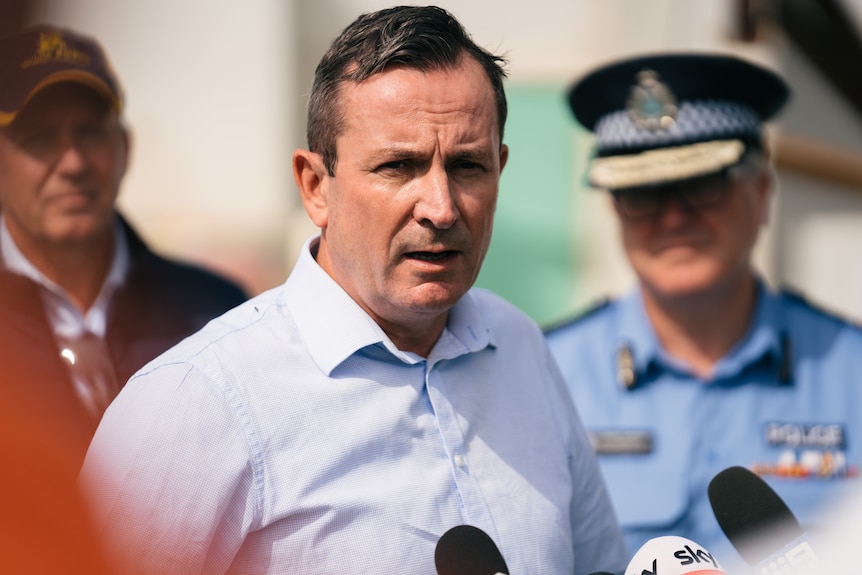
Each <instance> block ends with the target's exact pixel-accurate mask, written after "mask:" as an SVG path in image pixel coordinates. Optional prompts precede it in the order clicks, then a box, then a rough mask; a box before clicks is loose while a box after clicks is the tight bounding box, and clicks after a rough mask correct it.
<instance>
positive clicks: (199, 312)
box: [0, 26, 245, 469]
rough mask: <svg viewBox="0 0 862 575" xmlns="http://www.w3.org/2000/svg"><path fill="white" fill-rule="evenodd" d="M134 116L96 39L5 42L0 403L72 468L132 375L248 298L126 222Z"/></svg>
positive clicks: (0, 105)
mask: <svg viewBox="0 0 862 575" xmlns="http://www.w3.org/2000/svg"><path fill="white" fill-rule="evenodd" d="M122 108H123V98H122V92H121V89H120V85H119V82H118V80H117V78H116V76H115V75H114V72H113V70H112V69H111V66H110V65H109V63H108V60H107V58H106V56H105V54H104V52H103V51H102V49H101V47H100V46H99V45H98V43H97V42H95V41H94V40H93V39H91V38H89V37H86V36H82V35H80V34H77V33H75V32H72V31H70V30H63V29H58V28H54V27H49V26H37V27H33V28H29V29H26V30H23V31H19V32H17V33H15V34H13V35H10V36H7V37H5V38H2V39H0V366H2V368H0V401H1V402H2V404H3V406H4V407H6V408H9V409H15V410H25V411H27V412H28V413H30V414H31V415H32V417H33V418H34V419H37V420H38V421H42V420H44V421H47V422H50V425H51V426H52V428H56V430H57V433H56V437H57V438H60V439H61V440H63V441H65V442H67V443H68V449H67V451H68V453H69V456H70V459H71V462H72V465H71V468H72V469H77V466H79V465H80V462H81V461H82V460H83V456H84V452H85V450H86V447H87V445H88V443H89V440H90V438H91V437H92V434H93V432H94V431H95V429H96V425H97V423H98V421H99V419H100V417H101V415H102V412H103V411H104V409H105V408H106V407H107V405H108V403H109V402H110V401H111V400H112V399H113V397H114V396H115V395H116V394H117V392H118V391H119V389H120V387H121V386H122V385H123V384H124V383H125V381H126V380H127V379H128V378H129V377H130V376H131V374H132V373H133V372H135V371H136V370H137V369H138V368H140V367H141V366H143V365H144V364H145V363H146V362H148V361H149V360H151V359H152V358H154V357H155V356H156V355H158V354H159V353H161V352H163V351H165V350H166V349H167V348H168V347H170V346H172V345H173V344H175V343H177V342H178V341H180V340H181V339H182V338H184V337H185V336H187V335H190V334H191V333H193V332H194V331H197V330H198V329H199V328H201V327H203V325H204V324H205V323H206V322H207V321H208V320H210V319H212V318H213V317H215V316H217V315H219V314H221V313H223V312H225V311H227V310H228V309H230V308H231V307H234V306H235V305H237V304H239V303H241V302H242V301H243V300H244V299H245V295H244V294H243V292H242V290H241V289H240V288H239V287H238V286H236V285H234V284H233V283H231V282H229V281H227V280H225V279H223V278H221V277H217V276H216V275H213V274H212V273H210V272H207V271H204V270H202V269H199V268H196V267H192V266H188V265H185V264H179V263H177V262H172V261H168V260H165V259H164V258H161V257H159V256H157V255H156V254H154V253H153V252H151V251H150V250H149V249H148V248H147V247H146V246H145V245H144V243H143V242H142V240H141V239H140V238H139V237H138V235H137V234H136V233H135V231H134V230H133V229H132V228H131V226H129V224H128V223H127V222H126V221H125V220H124V219H123V218H122V217H121V216H120V215H119V214H118V213H117V211H116V207H115V202H116V199H117V194H118V192H119V188H120V183H121V181H122V179H123V177H124V175H125V173H126V165H127V159H128V153H129V136H128V134H127V131H126V129H125V127H124V126H123V123H122V121H121V113H122Z"/></svg>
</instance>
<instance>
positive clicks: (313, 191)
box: [293, 149, 329, 229]
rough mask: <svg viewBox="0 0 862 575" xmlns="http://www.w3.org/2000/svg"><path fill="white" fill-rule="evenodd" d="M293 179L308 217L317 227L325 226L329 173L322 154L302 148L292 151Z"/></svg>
mask: <svg viewBox="0 0 862 575" xmlns="http://www.w3.org/2000/svg"><path fill="white" fill-rule="evenodd" d="M293 179H294V181H295V182H296V187H297V188H299V195H300V198H301V199H302V205H303V206H304V207H305V211H306V212H307V213H308V217H309V218H311V221H312V222H314V225H315V226H317V227H318V228H321V229H323V228H325V227H326V224H327V221H328V220H329V209H328V205H327V200H328V197H329V194H328V193H327V186H328V179H329V173H328V172H327V170H326V166H324V165H323V156H321V155H320V154H317V153H315V152H310V151H308V150H302V149H299V150H296V151H295V152H293Z"/></svg>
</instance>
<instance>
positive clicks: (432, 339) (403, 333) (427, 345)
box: [375, 314, 448, 358]
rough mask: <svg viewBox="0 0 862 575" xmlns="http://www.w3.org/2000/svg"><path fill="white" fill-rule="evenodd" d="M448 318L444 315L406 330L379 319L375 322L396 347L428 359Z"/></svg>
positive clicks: (401, 326) (413, 325)
mask: <svg viewBox="0 0 862 575" xmlns="http://www.w3.org/2000/svg"><path fill="white" fill-rule="evenodd" d="M447 317H448V314H443V315H442V316H438V317H435V318H434V319H433V320H431V321H429V322H417V323H415V324H411V325H410V326H409V327H406V328H405V327H404V326H403V325H395V324H393V323H391V322H386V321H382V320H381V318H379V317H378V318H375V321H377V322H378V324H379V325H380V327H382V328H383V331H384V332H386V335H388V336H389V339H391V340H392V343H394V344H395V347H397V348H398V349H400V350H401V351H409V352H412V353H415V354H417V355H420V356H422V357H425V358H427V357H428V356H429V355H430V354H431V350H432V349H434V346H435V345H436V344H437V340H438V339H440V334H442V333H443V329H444V328H445V327H446V319H447Z"/></svg>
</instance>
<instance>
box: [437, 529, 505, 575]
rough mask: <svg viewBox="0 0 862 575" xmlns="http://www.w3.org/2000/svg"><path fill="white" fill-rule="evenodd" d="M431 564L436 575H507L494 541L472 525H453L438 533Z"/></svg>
mask: <svg viewBox="0 0 862 575" xmlns="http://www.w3.org/2000/svg"><path fill="white" fill-rule="evenodd" d="M434 564H435V565H436V566H437V573H438V574H439V575H498V574H501V573H502V574H503V575H509V568H508V567H506V562H505V561H504V560H503V556H502V555H501V554H500V550H499V549H497V545H496V544H495V543H494V541H493V540H492V539H491V537H489V536H488V534H487V533H485V532H484V531H482V530H481V529H479V528H478V527H473V526H472V525H456V526H455V527H453V528H451V529H450V530H449V531H447V532H446V533H444V534H443V536H442V537H440V540H439V541H438V542H437V548H436V549H435V550H434Z"/></svg>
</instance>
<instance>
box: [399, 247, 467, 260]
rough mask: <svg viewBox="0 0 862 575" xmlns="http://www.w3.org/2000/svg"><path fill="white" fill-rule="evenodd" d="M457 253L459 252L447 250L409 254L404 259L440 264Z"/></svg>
mask: <svg viewBox="0 0 862 575" xmlns="http://www.w3.org/2000/svg"><path fill="white" fill-rule="evenodd" d="M456 253H457V252H455V251H452V250H446V251H443V252H407V253H406V254H404V257H406V258H409V259H411V260H420V261H423V262H439V261H443V260H445V259H446V258H449V257H452V256H454V255H455V254H456Z"/></svg>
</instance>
